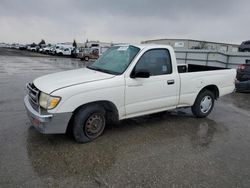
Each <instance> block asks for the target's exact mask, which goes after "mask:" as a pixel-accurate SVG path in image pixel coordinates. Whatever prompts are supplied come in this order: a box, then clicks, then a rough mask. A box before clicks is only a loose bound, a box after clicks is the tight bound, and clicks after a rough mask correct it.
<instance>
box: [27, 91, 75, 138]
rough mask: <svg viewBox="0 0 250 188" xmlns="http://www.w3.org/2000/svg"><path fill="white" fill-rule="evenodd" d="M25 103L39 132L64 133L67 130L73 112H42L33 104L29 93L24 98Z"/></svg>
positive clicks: (32, 122)
mask: <svg viewBox="0 0 250 188" xmlns="http://www.w3.org/2000/svg"><path fill="white" fill-rule="evenodd" d="M24 105H25V108H26V112H27V115H28V117H29V119H30V122H31V124H32V125H33V126H34V127H35V128H36V129H37V130H38V131H39V132H41V133H44V134H63V133H65V132H66V130H67V126H68V123H69V120H70V118H71V116H72V113H58V114H44V115H43V114H40V113H38V112H37V111H36V110H35V109H34V108H33V107H32V106H31V104H30V101H29V96H28V95H27V96H25V98H24ZM52 120H53V121H52Z"/></svg>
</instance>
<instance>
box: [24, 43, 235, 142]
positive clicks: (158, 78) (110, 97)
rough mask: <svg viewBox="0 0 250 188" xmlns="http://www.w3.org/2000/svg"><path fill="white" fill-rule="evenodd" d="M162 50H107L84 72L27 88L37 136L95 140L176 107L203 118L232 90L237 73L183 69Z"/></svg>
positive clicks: (44, 78) (166, 49) (126, 47)
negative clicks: (108, 128) (118, 124)
mask: <svg viewBox="0 0 250 188" xmlns="http://www.w3.org/2000/svg"><path fill="white" fill-rule="evenodd" d="M185 66H186V67H184V68H183V65H182V69H181V70H182V71H181V73H179V72H178V66H177V62H176V57H175V53H174V50H173V48H172V47H170V46H165V45H153V44H152V45H138V46H133V45H120V46H114V47H111V48H110V49H109V50H107V51H106V52H105V53H104V54H103V55H102V56H101V57H100V58H99V59H98V60H96V61H95V62H94V63H93V64H91V65H89V66H87V67H86V68H81V69H78V70H71V71H65V72H60V73H54V74H50V75H46V76H42V77H39V78H37V79H35V80H34V81H33V83H29V84H27V91H28V95H27V96H25V98H24V103H25V107H26V110H27V114H28V117H29V118H30V120H31V123H32V125H33V126H34V127H35V128H36V129H37V130H38V131H40V132H41V133H45V134H56V133H65V132H66V130H72V133H73V136H74V138H75V140H76V141H77V142H80V143H84V142H89V141H92V140H94V139H96V138H97V137H99V136H100V135H101V134H102V132H103V130H104V128H105V125H106V124H109V123H110V122H113V121H117V120H123V119H128V118H132V117H137V116H142V115H147V114H152V113H156V112H161V111H166V110H170V109H175V108H180V107H191V109H192V112H193V114H194V115H195V116H196V117H198V118H203V117H206V116H208V115H209V114H210V112H211V111H212V109H213V107H214V101H215V100H216V99H218V98H219V97H221V96H224V95H226V94H229V93H232V92H233V91H234V89H235V85H234V81H235V77H236V70H235V69H227V68H216V67H207V66H199V65H185Z"/></svg>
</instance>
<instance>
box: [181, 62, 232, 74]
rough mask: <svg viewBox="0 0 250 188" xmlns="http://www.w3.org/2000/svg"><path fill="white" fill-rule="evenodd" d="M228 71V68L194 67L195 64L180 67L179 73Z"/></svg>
mask: <svg viewBox="0 0 250 188" xmlns="http://www.w3.org/2000/svg"><path fill="white" fill-rule="evenodd" d="M226 69H228V68H221V67H213V66H204V65H194V64H187V65H178V72H179V73H187V72H202V71H214V70H226Z"/></svg>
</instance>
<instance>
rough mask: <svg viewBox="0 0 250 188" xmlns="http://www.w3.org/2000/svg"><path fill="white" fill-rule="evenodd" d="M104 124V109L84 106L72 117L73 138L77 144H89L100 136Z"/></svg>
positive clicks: (95, 106) (95, 105) (96, 106)
mask: <svg viewBox="0 0 250 188" xmlns="http://www.w3.org/2000/svg"><path fill="white" fill-rule="evenodd" d="M105 123H106V119H105V109H104V108H103V107H102V106H100V105H97V104H94V105H90V106H85V107H83V108H82V109H80V110H79V111H78V112H77V113H76V114H75V116H74V122H73V136H74V138H75V140H76V141H77V142H79V143H86V142H90V141H92V140H94V139H96V138H97V137H99V136H100V135H101V134H102V132H103V130H104V128H105Z"/></svg>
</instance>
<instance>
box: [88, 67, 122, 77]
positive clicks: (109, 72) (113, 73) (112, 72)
mask: <svg viewBox="0 0 250 188" xmlns="http://www.w3.org/2000/svg"><path fill="white" fill-rule="evenodd" d="M87 68H88V69H91V70H95V71H100V72H104V73H108V74H112V75H118V74H119V73H118V72H114V71H111V70H106V69H101V68H98V67H91V66H87Z"/></svg>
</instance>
